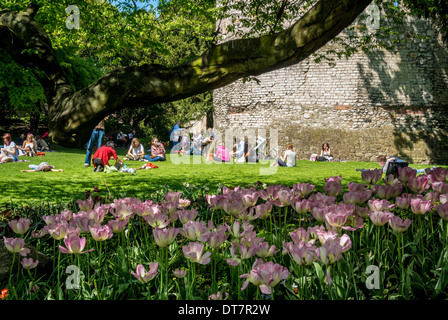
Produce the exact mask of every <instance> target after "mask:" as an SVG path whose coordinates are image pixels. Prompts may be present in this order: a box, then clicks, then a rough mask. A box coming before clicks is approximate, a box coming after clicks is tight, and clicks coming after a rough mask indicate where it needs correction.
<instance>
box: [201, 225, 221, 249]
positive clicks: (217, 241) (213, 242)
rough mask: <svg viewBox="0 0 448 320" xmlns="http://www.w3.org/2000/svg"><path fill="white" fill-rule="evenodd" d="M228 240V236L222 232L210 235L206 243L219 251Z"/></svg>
mask: <svg viewBox="0 0 448 320" xmlns="http://www.w3.org/2000/svg"><path fill="white" fill-rule="evenodd" d="M199 240H201V239H199ZM226 240H227V234H226V233H225V232H224V231H223V230H221V231H215V232H210V233H208V237H207V240H206V241H207V244H208V245H209V246H210V248H212V249H218V248H220V247H221V246H222V245H223V244H224V242H225V241H226Z"/></svg>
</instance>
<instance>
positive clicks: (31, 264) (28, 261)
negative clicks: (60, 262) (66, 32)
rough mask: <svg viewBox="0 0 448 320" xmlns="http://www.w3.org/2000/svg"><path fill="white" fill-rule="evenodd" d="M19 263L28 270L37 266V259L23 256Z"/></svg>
mask: <svg viewBox="0 0 448 320" xmlns="http://www.w3.org/2000/svg"><path fill="white" fill-rule="evenodd" d="M20 263H21V264H22V267H23V268H24V269H27V270H29V269H33V268H35V267H37V265H38V264H39V260H36V261H33V259H32V258H23V259H22V261H21V262H20Z"/></svg>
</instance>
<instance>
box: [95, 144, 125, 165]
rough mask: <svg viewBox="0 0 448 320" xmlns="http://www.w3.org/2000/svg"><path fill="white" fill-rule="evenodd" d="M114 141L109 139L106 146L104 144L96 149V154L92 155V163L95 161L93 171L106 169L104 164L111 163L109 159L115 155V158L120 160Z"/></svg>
mask: <svg viewBox="0 0 448 320" xmlns="http://www.w3.org/2000/svg"><path fill="white" fill-rule="evenodd" d="M114 146H115V144H114V142H113V141H107V143H106V145H105V146H102V147H100V148H98V150H96V152H95V154H94V155H93V157H92V163H93V166H94V168H93V171H94V172H101V171H103V170H104V166H108V165H109V159H110V158H111V157H113V158H114V159H115V160H117V161H118V160H119V159H118V156H117V153H116V152H115V149H114Z"/></svg>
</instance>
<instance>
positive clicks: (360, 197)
mask: <svg viewBox="0 0 448 320" xmlns="http://www.w3.org/2000/svg"><path fill="white" fill-rule="evenodd" d="M371 196H372V191H371V190H366V191H349V192H345V193H344V195H343V196H342V198H343V201H344V203H351V204H355V205H361V204H363V203H364V202H366V201H367V200H368V199H369V198H370V197H371Z"/></svg>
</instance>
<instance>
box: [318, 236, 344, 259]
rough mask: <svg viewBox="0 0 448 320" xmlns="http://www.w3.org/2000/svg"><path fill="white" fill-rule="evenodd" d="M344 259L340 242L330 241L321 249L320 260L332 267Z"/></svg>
mask: <svg viewBox="0 0 448 320" xmlns="http://www.w3.org/2000/svg"><path fill="white" fill-rule="evenodd" d="M341 257H342V246H341V244H340V240H328V241H326V242H325V243H324V244H323V245H322V246H321V247H320V248H319V260H320V261H321V262H322V263H323V264H325V265H330V264H333V263H335V262H337V261H338V260H339V259H340V258H341Z"/></svg>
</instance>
